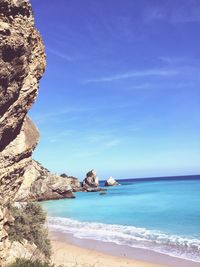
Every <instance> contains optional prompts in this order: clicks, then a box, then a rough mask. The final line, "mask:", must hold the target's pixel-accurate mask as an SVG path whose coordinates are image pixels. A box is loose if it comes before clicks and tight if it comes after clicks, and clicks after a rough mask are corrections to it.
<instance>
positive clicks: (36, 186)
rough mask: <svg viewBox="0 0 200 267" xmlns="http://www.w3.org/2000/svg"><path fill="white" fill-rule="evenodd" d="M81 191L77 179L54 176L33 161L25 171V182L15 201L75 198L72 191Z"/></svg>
mask: <svg viewBox="0 0 200 267" xmlns="http://www.w3.org/2000/svg"><path fill="white" fill-rule="evenodd" d="M80 190H81V183H80V182H79V180H78V179H77V178H75V177H71V176H66V177H61V176H59V175H56V174H53V173H51V172H50V171H49V170H47V169H46V168H44V167H43V166H42V165H41V164H40V163H39V162H37V161H35V160H32V161H31V163H30V164H29V165H28V166H27V167H26V169H25V172H24V180H23V183H22V185H21V187H20V189H19V190H18V192H17V194H16V196H15V201H27V200H38V201H41V200H49V199H61V198H74V197H75V196H74V195H73V193H72V191H75V192H76V191H80Z"/></svg>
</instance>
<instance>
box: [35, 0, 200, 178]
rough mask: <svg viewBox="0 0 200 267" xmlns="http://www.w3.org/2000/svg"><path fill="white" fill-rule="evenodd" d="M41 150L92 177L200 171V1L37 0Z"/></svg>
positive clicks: (56, 165)
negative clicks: (42, 57)
mask: <svg viewBox="0 0 200 267" xmlns="http://www.w3.org/2000/svg"><path fill="white" fill-rule="evenodd" d="M31 2H32V5H33V10H34V13H35V20H36V25H37V27H38V29H39V31H40V33H41V35H42V37H43V40H44V43H45V47H46V54H47V69H46V72H45V75H44V77H43V78H42V80H41V82H40V91H39V97H38V99H37V102H36V103H35V105H34V106H33V108H32V110H31V111H30V116H31V117H32V118H33V120H34V121H35V123H36V124H37V126H38V128H39V129H40V133H41V140H40V143H39V145H38V147H37V149H36V151H35V152H34V158H35V159H37V160H38V161H40V162H41V163H42V164H43V165H44V166H45V167H47V168H49V169H50V170H51V171H53V172H56V173H62V172H66V173H67V174H70V175H75V176H78V177H79V178H81V179H82V178H84V175H85V173H86V172H87V171H88V170H90V169H93V168H94V169H96V171H97V173H98V175H99V177H100V178H107V177H108V176H110V175H112V176H114V177H116V178H128V177H150V176H165V175H179V174H180V175H181V174H197V173H200V138H199V137H200V30H199V29H200V2H199V0H196V1H195V0H169V1H164V0H163V1H162V0H157V1H156V0H117V1H116V0H115V1H114V0H84V1H82V0H58V1H47V0H42V1H41V0H32V1H31Z"/></svg>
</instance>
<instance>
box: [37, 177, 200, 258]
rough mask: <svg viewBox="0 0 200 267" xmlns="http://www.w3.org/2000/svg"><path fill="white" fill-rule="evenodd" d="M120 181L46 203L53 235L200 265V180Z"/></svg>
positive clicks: (49, 225)
mask: <svg viewBox="0 0 200 267" xmlns="http://www.w3.org/2000/svg"><path fill="white" fill-rule="evenodd" d="M118 182H119V183H120V185H119V186H114V187H106V188H107V192H106V194H100V193H99V192H95V193H84V192H77V193H75V194H76V198H75V199H63V200H54V201H46V202H42V206H43V208H44V209H45V210H46V211H47V213H48V227H49V228H50V230H52V231H57V232H60V233H62V234H63V235H64V234H69V233H70V234H72V235H73V236H74V237H76V238H80V239H92V240H98V241H103V242H114V243H116V244H118V245H126V246H129V247H133V248H142V249H148V250H152V251H155V252H160V253H163V254H166V255H170V256H174V257H178V258H182V259H188V260H192V261H196V262H200V175H196V176H180V177H161V178H145V179H123V180H118ZM101 185H102V186H103V185H104V182H103V181H102V182H101Z"/></svg>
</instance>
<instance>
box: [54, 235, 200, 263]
mask: <svg viewBox="0 0 200 267" xmlns="http://www.w3.org/2000/svg"><path fill="white" fill-rule="evenodd" d="M49 234H50V239H51V241H52V247H53V257H52V259H53V260H54V261H55V263H56V264H64V263H66V258H65V256H66V257H67V258H68V259H70V260H69V261H70V262H71V263H70V264H72V262H74V263H75V264H76V263H77V264H80V267H82V266H84V267H93V266H95V267H104V266H105V267H113V266H115V267H118V266H119V267H126V266H133V267H134V266H135V267H164V266H165V267H167V266H168V267H170V266H171V267H189V266H190V267H199V266H200V263H198V262H193V261H189V260H185V259H181V258H176V257H172V256H168V255H165V254H162V253H158V252H154V251H151V250H147V249H139V248H132V247H128V246H125V245H117V244H115V243H112V242H102V241H97V240H91V239H80V238H76V237H74V236H73V234H69V233H64V234H63V233H62V232H58V231H50V233H49ZM63 255H64V256H63ZM81 264H82V265H81ZM66 266H74V265H66ZM75 266H76V265H75Z"/></svg>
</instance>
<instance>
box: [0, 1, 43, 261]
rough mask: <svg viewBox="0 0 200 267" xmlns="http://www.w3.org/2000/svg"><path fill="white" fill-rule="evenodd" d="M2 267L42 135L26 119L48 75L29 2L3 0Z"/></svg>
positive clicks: (0, 3) (0, 49)
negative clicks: (14, 204) (12, 206)
mask: <svg viewBox="0 0 200 267" xmlns="http://www.w3.org/2000/svg"><path fill="white" fill-rule="evenodd" d="M0 54H1V57H0V266H1V264H2V261H3V258H4V257H5V251H6V245H7V242H8V241H7V233H6V229H7V225H8V224H9V220H12V218H11V217H10V215H9V211H8V206H9V203H10V202H11V201H12V200H13V199H14V197H15V195H16V193H17V191H18V189H19V187H20V185H21V183H22V182H23V177H24V176H23V174H24V171H25V169H26V167H27V166H28V165H29V164H30V162H31V154H32V151H33V149H34V148H35V146H36V144H37V142H38V138H39V133H38V130H37V129H36V127H35V126H34V124H33V123H32V121H31V120H30V119H29V118H28V117H27V116H26V114H27V112H28V110H29V109H30V107H31V106H32V104H33V102H34V101H35V98H36V96H37V91H38V82H39V80H40V78H41V77H42V74H43V72H44V69H45V55H44V47H43V43H42V40H41V37H40V35H39V33H38V31H37V30H36V28H35V26H34V19H33V16H32V9H31V6H30V4H29V1H27V0H0Z"/></svg>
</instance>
